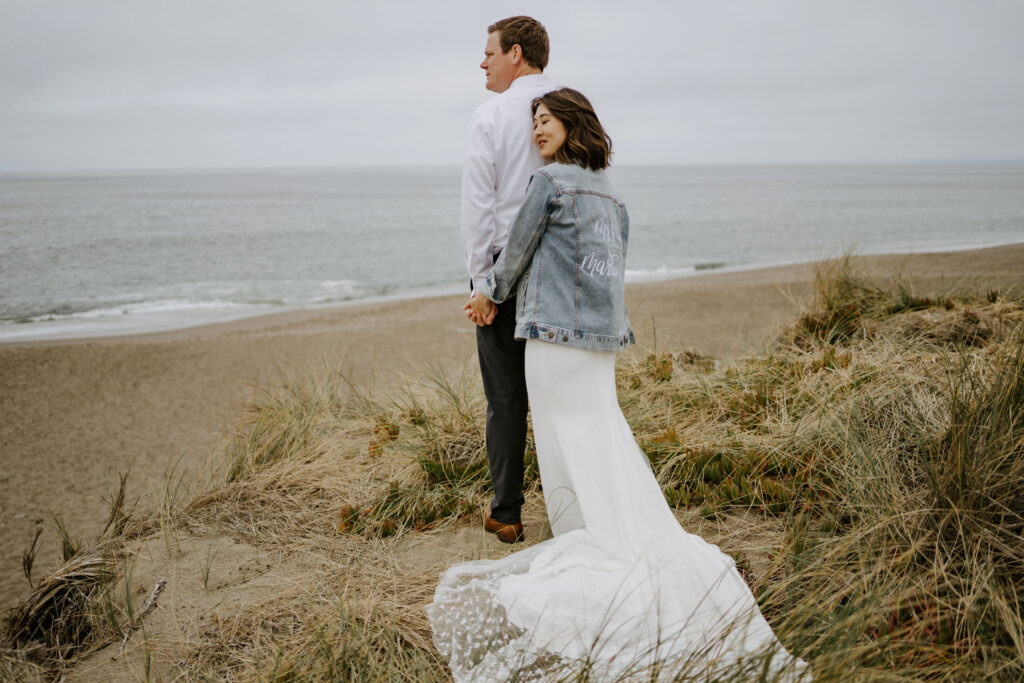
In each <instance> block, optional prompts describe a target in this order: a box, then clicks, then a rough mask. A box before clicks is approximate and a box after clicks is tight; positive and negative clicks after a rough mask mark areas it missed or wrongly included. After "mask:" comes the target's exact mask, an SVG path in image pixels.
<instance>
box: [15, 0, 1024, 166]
mask: <svg viewBox="0 0 1024 683" xmlns="http://www.w3.org/2000/svg"><path fill="white" fill-rule="evenodd" d="M520 12H525V13H530V14H532V15H534V16H536V17H538V18H539V19H541V20H542V21H543V22H544V23H545V24H546V25H547V26H548V29H549V32H550V34H551V38H552V57H551V65H550V67H549V69H548V72H549V73H550V75H551V76H552V78H553V79H554V80H555V81H556V82H559V83H563V84H567V85H573V86H574V87H577V88H579V89H580V90H582V91H584V92H585V93H587V94H588V96H590V97H591V99H592V100H593V101H594V103H595V106H596V107H597V109H598V112H599V114H600V115H601V117H602V119H603V120H604V121H605V123H606V125H607V126H608V128H609V129H610V131H611V132H612V134H613V137H614V139H615V144H616V150H617V154H618V157H617V158H618V162H619V163H733V162H768V163H772V162H781V163H785V162H862V161H909V162H913V161H930V160H956V159H963V160H1016V161H1022V160H1024V127H1022V126H1020V124H1019V121H1021V120H1024V47H1022V41H1020V39H1019V36H1020V35H1024V5H1021V4H1020V3H1016V2H997V1H991V0H989V1H986V2H982V3H970V2H965V1H962V0H956V1H954V2H948V3H943V4H941V5H939V4H937V3H933V2H923V1H910V0H895V1H893V2H879V1H878V0H871V1H868V2H858V3H846V2H834V1H828V0H825V1H817V2H809V1H807V2H797V1H779V2H754V1H748V2H737V3H713V2H706V1H701V2H687V3H678V4H676V3H671V4H670V3H657V2H653V1H647V2H645V1H639V2H631V3H628V5H626V4H624V3H621V2H611V1H610V0H607V1H606V0H594V1H591V2H566V3H559V4H557V5H555V4H553V3H550V2H548V3H542V2H526V3H516V4H515V5H513V4H512V3H497V4H496V5H494V6H491V5H488V6H486V7H481V6H480V4H479V3H471V2H452V3H445V4H444V5H443V6H439V3H434V4H426V3H415V2H383V3H372V4H371V3H359V4H356V3H354V2H333V3H328V2H295V3H287V4H285V3H273V2H267V1H265V0H250V1H249V2H195V1H188V2H176V3H173V4H171V3H163V4H158V3H155V2H153V3H147V2H138V1H136V2H110V1H104V0H98V1H93V2H89V3H75V2H71V1H70V0H65V1H64V2H56V1H54V2H47V3H36V2H26V1H17V2H13V1H10V0H6V1H2V2H0V170H4V171H30V170H44V169H90V168H158V167H183V166H184V167H194V166H200V167H206V166H249V165H256V166H263V165H337V164H364V163H384V164H388V163H395V164H398V163H458V161H459V158H460V156H461V151H462V142H463V138H464V134H465V124H466V121H467V119H468V116H469V113H470V112H471V111H472V109H473V108H474V107H475V106H476V105H477V104H478V103H479V102H481V101H483V100H484V99H485V98H486V97H487V96H488V93H486V91H484V90H483V78H482V75H481V74H480V72H479V70H478V69H477V68H476V65H477V63H478V62H479V59H480V57H481V53H482V48H483V42H484V39H485V38H486V36H485V31H484V28H485V27H486V25H487V24H488V23H490V22H491V21H493V20H494V19H497V18H500V17H502V16H507V15H508V14H512V13H520Z"/></svg>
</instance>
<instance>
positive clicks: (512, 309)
mask: <svg viewBox="0 0 1024 683" xmlns="http://www.w3.org/2000/svg"><path fill="white" fill-rule="evenodd" d="M515 327H516V300H515V299H514V298H513V299H509V300H508V301H506V302H505V303H502V304H498V315H497V317H495V319H494V322H493V323H492V324H491V325H485V326H484V327H478V328H476V351H477V357H478V358H479V359H480V374H481V376H482V377H483V383H484V395H485V396H486V397H487V464H488V465H489V467H490V471H491V483H492V484H493V485H494V498H493V499H492V500H491V516H492V517H494V519H496V520H498V521H499V522H501V523H503V524H517V523H519V522H520V521H521V519H520V512H521V510H522V507H523V452H524V451H525V450H526V411H527V408H528V407H529V399H528V398H527V394H526V376H525V374H524V370H523V368H524V365H523V359H524V354H525V350H526V342H525V341H521V340H517V339H516V338H515V336H514V333H515Z"/></svg>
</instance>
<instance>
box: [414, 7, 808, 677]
mask: <svg viewBox="0 0 1024 683" xmlns="http://www.w3.org/2000/svg"><path fill="white" fill-rule="evenodd" d="M547 57H548V38H547V33H546V31H545V29H544V27H543V26H542V25H541V24H540V23H538V22H537V21H536V20H534V19H531V18H529V17H511V18H509V19H504V20H502V21H499V22H497V23H495V24H494V25H492V26H490V27H488V39H487V44H486V48H485V58H484V61H483V63H482V64H481V65H480V66H481V67H482V68H483V69H484V70H485V71H486V73H487V89H488V90H491V91H494V92H497V93H500V94H499V95H498V96H496V97H494V98H493V99H491V100H489V101H488V102H486V103H485V104H483V105H482V106H481V107H480V108H479V109H477V111H476V112H475V114H474V115H473V119H472V121H471V125H470V134H469V145H468V150H467V153H466V159H465V166H464V171H463V186H462V192H463V197H462V239H463V245H464V251H465V257H466V262H467V265H468V267H469V271H470V275H471V277H472V296H471V297H470V300H469V302H468V303H467V304H466V306H465V310H466V313H467V316H468V317H469V318H470V319H471V320H473V321H474V322H475V323H476V324H477V325H478V327H477V348H478V355H479V359H480V368H481V373H482V375H483V381H484V392H485V395H486V397H487V402H488V408H487V451H488V460H489V464H490V471H491V478H492V481H493V484H494V490H495V494H494V499H493V501H492V504H491V516H490V517H489V519H488V520H487V522H486V525H485V527H486V529H487V530H488V531H490V532H492V533H495V534H496V535H497V537H498V538H499V540H501V541H504V542H506V543H516V542H519V541H521V540H522V539H523V527H522V523H521V519H520V508H521V506H522V504H523V493H522V486H523V451H524V449H525V437H526V411H527V397H529V405H530V406H531V407H532V417H533V428H534V437H535V440H536V445H537V460H538V464H539V467H540V475H541V481H542V484H543V489H544V500H545V504H546V506H547V512H548V518H549V520H550V522H551V530H552V533H553V535H554V537H553V538H551V539H549V540H547V541H544V542H542V543H537V544H535V545H533V546H531V547H529V548H527V549H525V550H521V551H519V552H516V553H512V554H510V555H508V556H506V557H504V558H501V559H498V560H480V561H476V562H467V563H463V564H458V565H455V566H453V567H451V568H450V569H448V570H447V571H446V572H445V573H444V574H443V575H442V576H441V580H440V583H439V585H438V587H437V590H436V592H435V595H434V601H433V603H432V604H431V605H430V607H429V608H428V615H429V617H430V622H431V627H432V629H433V633H434V642H435V644H436V645H437V648H438V650H439V651H440V653H441V654H442V655H443V656H444V657H445V658H446V659H447V661H448V663H449V666H450V668H451V671H452V674H453V675H454V677H455V680H456V681H505V680H509V679H516V680H537V679H541V680H546V679H560V678H563V677H565V676H568V675H570V674H571V673H572V672H574V671H579V670H580V669H581V668H582V667H584V666H585V667H586V668H587V670H588V671H589V674H590V676H591V678H592V679H593V680H618V679H629V678H632V677H639V678H642V679H644V680H652V679H653V678H654V676H653V675H652V674H651V671H654V670H655V669H657V671H659V672H660V674H661V675H663V676H665V677H666V678H667V679H671V678H672V677H673V676H674V675H676V674H679V673H680V672H682V671H684V670H685V671H689V672H691V673H695V672H704V673H705V674H707V675H708V676H717V675H728V674H733V675H734V674H735V673H736V672H737V667H741V666H742V664H743V662H744V660H745V659H749V658H751V657H757V655H759V654H762V655H763V654H765V653H770V654H771V660H770V663H769V665H768V669H766V671H770V672H771V673H772V674H773V675H774V676H775V677H777V678H778V679H780V680H802V679H804V677H809V673H808V670H807V667H806V664H805V663H804V662H802V661H801V660H799V659H796V658H794V657H792V656H791V655H789V653H787V652H786V651H785V650H784V649H783V648H782V646H781V644H780V643H779V642H778V640H777V639H776V638H775V636H774V634H773V633H772V630H771V627H770V626H769V625H768V623H767V622H766V621H765V620H764V617H763V616H762V615H761V613H760V611H759V609H758V607H757V603H756V602H755V600H754V597H753V595H752V594H751V592H750V590H749V588H748V587H747V585H746V584H745V583H744V582H743V580H742V578H741V577H740V575H739V573H738V572H737V570H736V567H735V563H734V562H733V560H732V559H731V558H729V557H728V556H727V555H725V554H723V553H722V552H721V551H720V550H719V549H718V548H717V547H716V546H713V545H710V544H708V543H706V542H705V541H704V540H703V539H701V538H700V537H699V536H695V535H693V534H689V533H687V532H686V531H684V530H683V529H682V527H681V526H680V525H679V523H678V521H677V520H676V518H675V516H674V515H673V513H672V511H671V510H670V509H669V507H668V505H667V504H666V503H665V499H664V497H663V495H662V492H661V489H660V487H659V485H658V483H657V481H656V479H655V477H654V475H653V473H652V472H651V469H650V465H649V464H648V462H647V459H646V456H645V455H644V454H643V453H642V452H641V451H640V449H639V447H638V446H637V444H636V442H635V440H634V439H633V435H632V432H631V431H630V428H629V425H628V424H627V423H626V421H625V419H624V418H623V415H622V411H621V410H620V409H619V405H618V400H617V397H616V391H615V356H616V352H617V351H619V350H621V349H623V348H625V347H626V346H627V345H629V344H631V343H632V342H633V341H634V340H633V333H632V331H631V330H630V327H629V321H628V319H627V316H626V309H625V304H624V301H623V290H624V283H623V274H624V260H625V256H626V246H627V241H628V236H629V218H628V215H627V213H626V207H625V205H624V204H623V202H622V200H621V199H620V198H619V196H618V193H617V192H616V189H615V186H614V183H613V182H612V179H611V177H610V176H609V174H608V171H607V168H608V165H609V161H610V156H611V140H610V139H609V138H608V136H607V135H606V134H605V132H604V129H603V128H602V126H601V123H600V122H599V120H598V118H597V115H596V114H595V113H594V110H593V108H592V107H591V105H590V102H589V101H588V100H587V99H586V98H585V97H584V96H583V95H581V94H580V93H578V92H576V91H575V90H571V89H568V88H562V89H554V87H553V85H552V83H551V82H550V81H549V80H548V78H547V77H546V76H544V75H543V73H542V72H543V69H544V67H545V66H546V65H547ZM531 112H532V124H531V116H530V115H531ZM545 164H546V165H545ZM524 195H525V196H524ZM763 664H764V658H763V657H762V658H761V661H760V662H759V663H758V669H759V671H755V672H753V674H754V677H756V675H757V674H758V673H760V672H761V671H760V667H761V666H763Z"/></svg>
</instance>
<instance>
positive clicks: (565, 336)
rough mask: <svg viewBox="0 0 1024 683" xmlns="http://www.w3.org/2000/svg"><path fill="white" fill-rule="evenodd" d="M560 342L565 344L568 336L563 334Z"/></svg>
mask: <svg viewBox="0 0 1024 683" xmlns="http://www.w3.org/2000/svg"><path fill="white" fill-rule="evenodd" d="M562 341H564V342H567V341H569V336H568V335H565V334H563V335H562Z"/></svg>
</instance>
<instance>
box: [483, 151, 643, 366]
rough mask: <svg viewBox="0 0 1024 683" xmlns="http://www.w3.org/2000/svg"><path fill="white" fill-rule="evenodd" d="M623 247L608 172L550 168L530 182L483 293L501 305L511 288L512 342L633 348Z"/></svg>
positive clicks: (624, 230)
mask: <svg viewBox="0 0 1024 683" xmlns="http://www.w3.org/2000/svg"><path fill="white" fill-rule="evenodd" d="M628 241H629V216H628V214H627V213H626V205H625V204H623V203H622V200H621V199H619V198H618V197H617V196H616V192H615V188H614V186H613V184H612V181H611V178H610V177H609V176H608V174H607V173H605V172H604V171H592V170H590V169H586V168H583V167H582V166H577V165H573V164H559V163H553V164H549V165H547V166H545V167H544V168H542V169H540V170H538V171H536V172H534V174H533V176H532V177H531V178H530V185H529V188H528V189H527V191H526V201H525V202H524V203H523V206H522V208H520V209H519V214H518V215H517V216H516V219H515V221H514V222H513V223H512V226H511V227H510V228H509V234H508V244H507V245H506V246H505V248H504V249H503V250H502V252H501V255H500V256H499V257H498V260H497V262H496V263H495V264H494V268H492V269H491V271H490V272H489V273H488V274H487V278H486V282H485V285H486V286H485V287H484V288H483V289H481V291H480V293H481V294H483V295H484V296H486V297H487V298H488V299H490V300H491V301H494V302H496V303H501V302H503V301H505V300H506V299H509V298H511V296H512V295H513V287H516V292H515V297H516V300H517V306H516V331H515V336H516V339H539V340H541V341H547V342H553V343H556V344H566V345H567V346H575V347H578V348H582V349H592V350H596V351H619V350H620V349H623V348H625V347H626V346H628V345H629V344H632V343H633V342H634V341H635V339H634V337H633V331H632V330H631V329H630V327H629V319H628V317H627V316H626V303H625V301H624V299H623V293H624V289H625V282H624V275H625V259H626V245H627V243H628ZM516 283H518V286H517V284H516Z"/></svg>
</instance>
